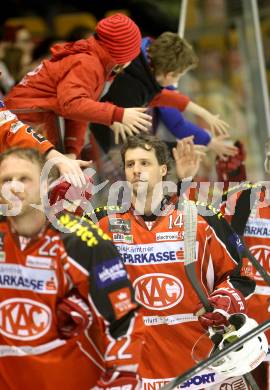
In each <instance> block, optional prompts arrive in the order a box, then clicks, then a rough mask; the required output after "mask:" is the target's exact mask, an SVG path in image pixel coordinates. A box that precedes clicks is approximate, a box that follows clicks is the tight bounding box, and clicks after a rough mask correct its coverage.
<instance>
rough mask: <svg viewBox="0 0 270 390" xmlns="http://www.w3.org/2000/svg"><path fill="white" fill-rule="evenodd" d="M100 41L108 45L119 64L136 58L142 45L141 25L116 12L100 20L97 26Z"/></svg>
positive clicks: (107, 47)
mask: <svg viewBox="0 0 270 390" xmlns="http://www.w3.org/2000/svg"><path fill="white" fill-rule="evenodd" d="M96 33H97V36H98V41H99V42H100V43H101V44H102V45H104V46H105V47H106V49H107V50H108V52H109V53H110V55H111V57H112V58H113V59H114V60H115V61H116V63H117V64H125V63H126V62H129V61H132V60H134V58H136V57H137V56H138V55H139V53H140V47H141V39H142V36H141V32H140V30H139V27H138V26H137V25H136V24H135V23H134V22H133V20H131V19H130V18H129V17H128V16H126V15H124V14H120V13H118V14H114V15H112V16H109V17H108V18H104V19H102V20H100V21H99V23H98V24H97V26H96Z"/></svg>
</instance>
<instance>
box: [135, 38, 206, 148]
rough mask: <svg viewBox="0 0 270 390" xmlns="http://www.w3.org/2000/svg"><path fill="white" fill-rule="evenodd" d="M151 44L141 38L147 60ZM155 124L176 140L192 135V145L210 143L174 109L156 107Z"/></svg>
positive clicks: (202, 130)
mask: <svg viewBox="0 0 270 390" xmlns="http://www.w3.org/2000/svg"><path fill="white" fill-rule="evenodd" d="M150 42H151V38H148V37H146V38H143V40H142V46H141V49H142V52H143V54H144V56H145V58H146V59H147V55H146V50H147V47H148V45H149V44H150ZM166 88H167V89H176V88H175V87H173V86H169V87H166ZM155 111H156V114H157V124H158V121H162V122H163V123H164V125H165V126H166V128H167V129H168V131H169V132H170V133H172V134H173V135H174V136H175V137H176V138H177V139H182V138H185V137H189V136H190V135H194V143H195V144H199V145H208V144H209V142H210V141H211V135H209V133H208V132H207V131H205V130H204V129H203V128H201V127H199V126H197V125H195V124H194V123H192V122H190V121H188V120H186V119H185V118H184V116H183V115H182V113H181V112H180V111H179V110H177V109H176V108H171V107H156V108H155Z"/></svg>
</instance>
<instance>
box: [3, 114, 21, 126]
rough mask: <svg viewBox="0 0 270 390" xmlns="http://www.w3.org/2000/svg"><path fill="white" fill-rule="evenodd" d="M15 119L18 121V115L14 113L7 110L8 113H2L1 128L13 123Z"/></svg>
mask: <svg viewBox="0 0 270 390" xmlns="http://www.w3.org/2000/svg"><path fill="white" fill-rule="evenodd" d="M14 119H17V117H16V115H14V114H12V112H10V111H8V110H6V111H0V126H2V125H4V124H5V123H7V122H10V121H13V120H14Z"/></svg>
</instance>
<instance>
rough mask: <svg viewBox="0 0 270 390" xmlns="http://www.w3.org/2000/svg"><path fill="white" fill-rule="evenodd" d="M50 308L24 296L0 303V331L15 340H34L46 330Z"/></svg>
mask: <svg viewBox="0 0 270 390" xmlns="http://www.w3.org/2000/svg"><path fill="white" fill-rule="evenodd" d="M50 325H51V310H50V309H49V307H48V306H46V305H44V304H42V303H40V302H36V301H33V300H32V299H26V298H11V299H7V300H5V301H3V302H1V304H0V333H2V334H3V335H4V336H6V337H8V338H11V339H16V340H35V339H38V338H39V337H41V336H43V335H44V334H45V333H47V332H48V330H49V328H50Z"/></svg>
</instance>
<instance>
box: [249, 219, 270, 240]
mask: <svg viewBox="0 0 270 390" xmlns="http://www.w3.org/2000/svg"><path fill="white" fill-rule="evenodd" d="M244 235H245V236H246V237H270V220H269V219H266V218H249V220H248V222H247V224H246V227H245V232H244Z"/></svg>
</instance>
